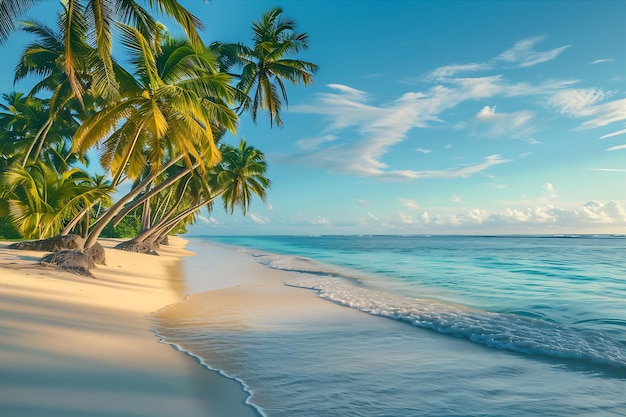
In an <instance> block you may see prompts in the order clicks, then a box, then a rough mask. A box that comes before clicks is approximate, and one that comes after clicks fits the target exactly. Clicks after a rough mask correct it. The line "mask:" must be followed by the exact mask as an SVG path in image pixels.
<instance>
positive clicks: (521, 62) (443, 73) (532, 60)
mask: <svg viewBox="0 0 626 417" xmlns="http://www.w3.org/2000/svg"><path fill="white" fill-rule="evenodd" d="M543 39H544V38H543V37H534V38H529V39H523V40H521V41H519V42H517V43H516V44H515V45H514V46H513V47H511V48H509V49H507V50H505V51H504V52H502V53H501V54H499V55H497V56H495V57H494V58H492V59H490V60H488V61H486V62H475V63H470V64H451V65H445V66H443V67H439V68H437V69H435V70H434V71H432V72H431V73H430V75H429V76H430V77H431V78H435V79H437V78H447V77H454V76H456V75H457V74H461V73H466V74H467V73H471V72H477V71H485V70H491V69H497V68H500V67H502V66H508V67H511V66H512V67H520V68H526V67H532V66H534V65H537V64H541V63H543V62H547V61H550V60H553V59H555V58H556V57H557V56H559V55H560V54H561V53H562V52H563V51H565V50H566V49H567V48H569V47H570V45H565V46H561V47H558V48H553V49H549V50H545V51H536V50H535V49H534V48H535V46H536V45H537V44H538V43H539V42H541V41H543Z"/></svg>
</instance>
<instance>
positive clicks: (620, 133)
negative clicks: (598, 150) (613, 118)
mask: <svg viewBox="0 0 626 417" xmlns="http://www.w3.org/2000/svg"><path fill="white" fill-rule="evenodd" d="M624 133H626V129H622V130H618V131H617V132H613V133H609V134H607V135H604V136H600V139H608V138H612V137H614V136H619V135H623V134H624Z"/></svg>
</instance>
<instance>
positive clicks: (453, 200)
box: [452, 195, 463, 203]
mask: <svg viewBox="0 0 626 417" xmlns="http://www.w3.org/2000/svg"><path fill="white" fill-rule="evenodd" d="M462 201H463V200H462V199H461V197H459V196H458V195H453V196H452V202H453V203H461V202H462Z"/></svg>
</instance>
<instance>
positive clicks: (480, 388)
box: [155, 235, 626, 417]
mask: <svg viewBox="0 0 626 417" xmlns="http://www.w3.org/2000/svg"><path fill="white" fill-rule="evenodd" d="M214 244H219V245H228V246H226V247H228V248H230V249H231V250H233V251H237V252H238V253H239V254H241V255H242V256H246V257H249V258H250V259H252V260H254V262H256V263H257V264H259V265H260V266H262V267H263V268H269V269H272V270H280V271H282V273H283V274H284V275H283V276H285V277H287V278H286V279H284V285H285V286H288V287H296V288H300V289H302V291H310V292H314V294H315V296H316V297H320V298H322V299H324V300H327V302H328V303H333V304H334V306H342V308H341V309H340V308H335V309H333V310H332V311H333V314H326V315H324V314H311V315H310V317H308V316H307V315H306V314H298V315H297V316H295V315H294V316H293V317H292V316H291V315H289V314H286V317H283V318H281V320H280V321H274V322H264V321H263V320H262V319H261V318H260V316H259V317H258V319H256V318H255V316H254V314H251V315H250V317H245V318H243V319H242V318H241V317H239V318H238V321H237V323H239V324H238V325H236V326H231V327H229V326H223V325H215V323H212V322H211V320H209V319H208V318H207V317H206V314H207V313H206V312H204V311H203V309H202V308H201V306H203V305H204V304H206V303H208V302H209V301H208V300H209V299H208V298H207V299H206V300H205V301H206V302H204V301H203V300H204V299H203V298H202V297H205V295H204V294H198V295H196V296H194V297H195V299H194V301H193V302H194V304H190V308H189V309H188V310H189V312H188V313H187V314H188V315H187V316H186V317H185V319H184V320H179V321H178V322H176V323H171V322H167V321H165V320H159V317H158V315H157V316H156V318H155V332H156V333H157V334H158V335H159V336H160V337H162V338H163V340H164V341H165V342H167V343H171V344H172V345H174V346H176V347H177V348H178V349H180V350H183V351H186V352H187V353H189V354H191V355H193V356H195V357H196V358H198V360H199V361H200V362H201V363H202V364H204V365H205V366H207V367H208V368H211V369H214V370H216V371H219V372H220V373H222V374H223V375H226V376H228V377H229V378H233V379H235V380H237V381H239V382H240V383H241V384H242V387H244V389H245V390H246V391H247V392H248V393H249V394H250V395H249V398H248V400H247V402H248V404H249V405H250V406H251V407H253V408H254V409H255V410H256V412H257V413H258V414H259V415H261V416H267V417H296V416H298V417H300V416H311V417H313V416H315V417H318V416H328V417H331V416H332V417H334V416H337V417H340V416H341V417H350V416H354V417H356V416H359V417H383V416H384V417H411V416H500V417H507V416H511V417H513V416H515V417H520V416H529V417H530V416H626V262H625V261H626V237H624V236H606V235H600V236H596V235H594V236H591V235H571V236H397V235H394V236H378V235H374V236H370V235H359V236H235V237H233V236H227V237H226V236H225V237H193V238H191V239H190V245H189V249H190V250H192V251H194V252H196V253H197V256H195V257H191V258H188V259H187V260H185V262H186V263H188V267H189V268H191V269H192V270H193V271H194V272H193V274H195V275H202V274H203V272H201V271H206V273H207V274H209V273H210V270H211V267H210V265H205V264H203V258H202V253H203V251H210V250H212V249H211V248H212V246H211V245H214ZM200 282H201V280H200ZM201 291H202V285H201V284H200V285H199V286H197V287H196V288H195V289H194V292H201ZM207 294H208V293H207ZM187 302H189V303H191V300H188V301H185V302H183V303H182V304H185V303H187ZM198 306H200V307H198ZM303 308H306V307H304V306H303ZM304 313H306V312H304ZM233 417H235V416H233Z"/></svg>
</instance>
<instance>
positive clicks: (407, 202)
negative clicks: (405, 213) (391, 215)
mask: <svg viewBox="0 0 626 417" xmlns="http://www.w3.org/2000/svg"><path fill="white" fill-rule="evenodd" d="M398 200H400V202H401V203H402V205H403V206H405V207H406V208H409V209H411V210H417V209H419V208H420V206H419V205H418V204H417V202H416V201H415V200H411V199H408V198H402V197H400V198H399V199H398Z"/></svg>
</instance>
